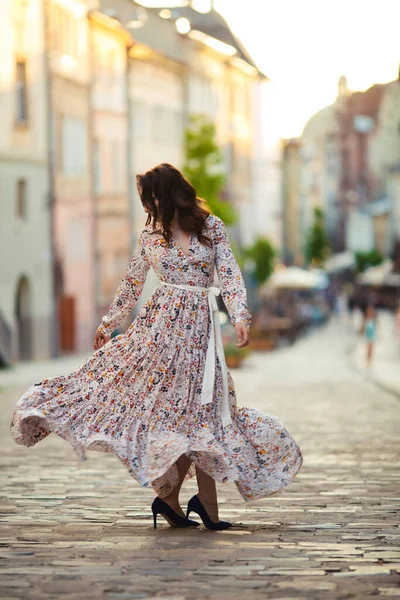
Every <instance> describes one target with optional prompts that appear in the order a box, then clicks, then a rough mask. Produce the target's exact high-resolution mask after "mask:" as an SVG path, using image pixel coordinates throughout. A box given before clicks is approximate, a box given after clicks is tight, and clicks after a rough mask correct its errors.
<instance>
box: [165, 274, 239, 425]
mask: <svg viewBox="0 0 400 600" xmlns="http://www.w3.org/2000/svg"><path fill="white" fill-rule="evenodd" d="M160 285H166V286H167V287H172V288H177V289H178V290H186V291H187V290H188V291H190V292H207V294H208V306H209V307H210V315H211V331H210V339H209V340H208V347H207V356H206V365H205V370H204V379H203V386H202V389H201V405H202V406H204V405H205V404H210V403H211V402H212V401H213V397H214V382H215V351H216V352H217V356H218V359H219V364H220V365H221V371H222V384H223V396H222V425H223V426H224V427H226V426H227V425H231V423H232V419H231V412H230V410H229V391H228V370H227V368H226V362H225V353H224V345H223V342H222V332H221V324H220V322H219V315H218V304H217V296H219V294H220V290H219V289H218V288H216V287H209V288H203V287H196V286H194V285H175V284H174V283H166V282H165V281H160Z"/></svg>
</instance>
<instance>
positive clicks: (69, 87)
mask: <svg viewBox="0 0 400 600" xmlns="http://www.w3.org/2000/svg"><path fill="white" fill-rule="evenodd" d="M90 6H91V4H89V3H88V2H86V1H83V0H82V1H78V0H74V1H68V2H65V1H64V0H49V1H48V3H47V7H48V14H47V22H48V46H49V80H50V81H49V85H50V97H51V110H50V115H49V127H50V128H51V137H52V140H53V148H52V152H53V179H54V181H53V184H54V198H55V202H54V221H55V246H56V252H55V253H56V256H55V260H56V264H57V270H56V273H57V300H58V311H59V348H60V350H61V351H64V352H72V351H78V350H84V349H87V348H88V347H90V346H91V342H92V339H93V333H94V329H95V327H96V324H97V319H96V314H95V285H94V284H95V281H94V255H95V248H94V214H95V213H94V202H93V197H92V170H91V156H92V155H93V147H92V141H93V137H92V120H91V64H90V57H91V53H90V29H89V20H88V10H89V8H90Z"/></svg>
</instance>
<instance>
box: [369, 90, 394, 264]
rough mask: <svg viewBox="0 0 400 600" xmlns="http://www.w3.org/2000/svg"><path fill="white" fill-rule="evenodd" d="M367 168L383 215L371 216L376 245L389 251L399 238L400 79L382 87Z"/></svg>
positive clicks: (386, 251)
mask: <svg viewBox="0 0 400 600" xmlns="http://www.w3.org/2000/svg"><path fill="white" fill-rule="evenodd" d="M369 168H370V169H371V171H372V172H373V174H374V176H375V177H376V179H377V180H378V181H379V182H380V187H381V198H382V200H381V204H382V205H383V209H384V210H382V214H381V215H378V216H376V217H375V218H374V222H375V236H376V238H377V244H378V247H380V248H382V250H383V251H384V252H385V253H391V252H392V251H393V248H394V246H395V244H396V243H397V244H398V243H399V241H400V82H399V81H393V82H391V83H389V84H387V85H386V86H385V89H384V92H383V97H382V101H381V103H380V107H379V113H378V119H377V127H376V130H375V132H374V134H373V135H372V136H371V140H370V144H369Z"/></svg>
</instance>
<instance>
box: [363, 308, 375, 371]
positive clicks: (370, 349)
mask: <svg viewBox="0 0 400 600" xmlns="http://www.w3.org/2000/svg"><path fill="white" fill-rule="evenodd" d="M376 333H377V314H376V310H375V307H374V306H373V305H372V304H369V305H368V306H367V308H366V311H365V322H364V335H365V339H366V342H367V367H370V366H371V362H372V359H373V355H374V348H375V342H376Z"/></svg>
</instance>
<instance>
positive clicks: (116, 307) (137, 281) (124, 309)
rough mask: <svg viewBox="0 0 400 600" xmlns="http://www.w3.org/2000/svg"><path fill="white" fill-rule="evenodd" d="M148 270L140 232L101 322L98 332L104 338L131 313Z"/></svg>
mask: <svg viewBox="0 0 400 600" xmlns="http://www.w3.org/2000/svg"><path fill="white" fill-rule="evenodd" d="M149 268H150V264H149V262H148V260H147V257H146V251H145V247H144V243H143V232H142V233H141V234H140V237H139V240H138V243H137V246H136V249H135V252H134V254H133V257H132V260H131V262H130V264H129V267H128V270H127V272H126V274H125V277H124V278H123V279H122V281H121V283H120V285H119V287H118V290H117V292H116V294H115V298H114V300H113V302H112V304H111V306H110V308H109V310H108V313H107V314H106V315H105V316H104V317H103V318H102V320H101V325H100V327H99V328H98V330H97V331H98V332H100V333H101V334H103V335H104V336H109V335H111V333H112V332H113V331H114V329H116V328H117V327H118V325H120V323H121V322H122V321H123V319H124V317H125V316H126V315H127V314H128V313H129V312H132V310H133V309H134V308H135V304H136V302H137V301H138V299H139V297H140V294H141V293H142V290H143V286H144V284H145V281H146V276H147V273H148V271H149Z"/></svg>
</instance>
